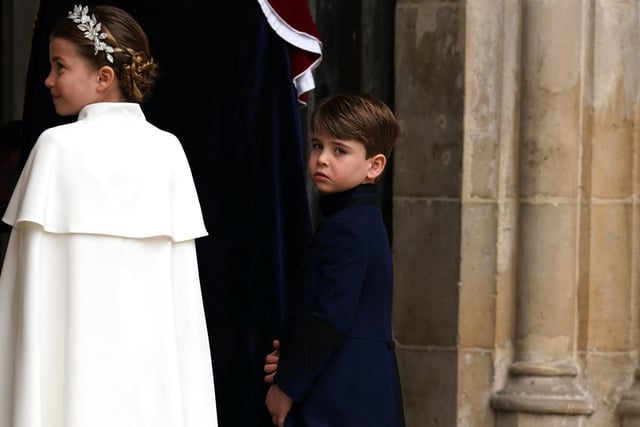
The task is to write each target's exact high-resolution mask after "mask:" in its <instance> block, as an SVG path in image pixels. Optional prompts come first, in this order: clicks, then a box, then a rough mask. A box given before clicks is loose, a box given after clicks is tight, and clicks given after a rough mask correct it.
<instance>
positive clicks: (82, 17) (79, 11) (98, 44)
mask: <svg viewBox="0 0 640 427" xmlns="http://www.w3.org/2000/svg"><path fill="white" fill-rule="evenodd" d="M88 12H89V7H88V6H84V7H83V6H82V5H75V6H73V12H69V16H68V18H69V19H71V20H73V22H75V23H76V24H78V25H77V26H78V28H79V29H80V31H82V32H83V33H84V36H85V37H86V38H88V39H89V40H93V54H94V55H97V54H98V52H99V51H103V52H104V53H105V55H107V61H109V62H111V63H112V64H113V56H112V55H111V54H112V53H113V52H114V49H113V47H111V46H109V45H108V44H106V43H105V42H103V40H104V39H106V38H107V37H108V35H107V33H101V32H100V27H101V26H102V24H101V23H100V22H97V21H96V17H95V16H94V15H93V14H91V17H89V15H88Z"/></svg>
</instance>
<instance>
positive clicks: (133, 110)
mask: <svg viewBox="0 0 640 427" xmlns="http://www.w3.org/2000/svg"><path fill="white" fill-rule="evenodd" d="M114 116H117V117H120V118H123V117H130V118H139V119H144V118H145V116H144V113H143V112H142V108H141V107H140V104H136V103H135V102H97V103H95V104H89V105H85V106H84V107H82V110H80V113H78V120H98V119H99V120H103V119H107V120H109V118H111V117H114Z"/></svg>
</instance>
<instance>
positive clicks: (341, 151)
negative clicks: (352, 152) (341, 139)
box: [335, 147, 347, 154]
mask: <svg viewBox="0 0 640 427" xmlns="http://www.w3.org/2000/svg"><path fill="white" fill-rule="evenodd" d="M335 152H336V154H347V151H346V150H345V149H344V148H339V147H338V148H336V149H335Z"/></svg>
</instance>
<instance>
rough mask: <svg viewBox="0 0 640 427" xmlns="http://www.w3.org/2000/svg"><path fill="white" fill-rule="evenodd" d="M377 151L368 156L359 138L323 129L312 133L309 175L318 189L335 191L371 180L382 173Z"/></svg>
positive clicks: (326, 191) (344, 189)
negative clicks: (321, 131)
mask: <svg viewBox="0 0 640 427" xmlns="http://www.w3.org/2000/svg"><path fill="white" fill-rule="evenodd" d="M378 156H382V157H383V158H384V156H383V155H382V154H378V155H377V156H374V157H372V158H370V159H367V152H366V150H365V148H364V145H363V144H362V143H361V142H358V141H354V140H342V139H337V138H335V137H333V136H331V135H327V134H325V133H317V132H316V133H314V134H313V135H312V138H311V151H310V153H309V161H308V164H307V167H308V171H309V176H310V177H311V179H312V180H313V183H314V185H315V186H316V189H317V190H318V191H319V192H321V193H337V192H340V191H346V190H349V189H351V188H354V187H356V186H358V185H360V184H365V183H373V182H374V181H375V179H376V178H377V177H378V176H379V175H380V173H382V169H383V168H384V162H382V167H380V164H379V161H377V160H376V159H379V157H378Z"/></svg>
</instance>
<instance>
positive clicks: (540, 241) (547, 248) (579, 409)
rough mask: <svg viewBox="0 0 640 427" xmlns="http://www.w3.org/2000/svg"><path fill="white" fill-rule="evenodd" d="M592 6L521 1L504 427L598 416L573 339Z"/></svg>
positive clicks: (569, 0) (500, 403)
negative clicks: (510, 357)
mask: <svg viewBox="0 0 640 427" xmlns="http://www.w3.org/2000/svg"><path fill="white" fill-rule="evenodd" d="M508 3H514V2H508ZM587 3H588V2H584V1H581V0H555V1H550V0H523V1H522V2H521V7H522V9H521V13H522V24H521V28H522V31H521V40H522V42H521V64H522V74H521V80H520V117H519V130H520V132H519V136H518V140H519V148H518V151H519V153H518V159H519V161H518V177H517V184H518V185H517V192H518V215H519V220H518V225H517V226H518V232H517V238H516V296H515V353H514V363H512V365H511V366H510V368H509V378H508V379H507V381H506V384H505V386H504V387H503V388H502V389H501V390H499V391H498V392H497V393H495V394H494V395H493V396H492V399H491V402H492V406H493V408H494V409H495V410H497V411H500V412H499V414H498V425H500V426H501V427H502V426H529V425H540V422H541V421H542V419H541V418H544V425H545V426H552V425H563V426H569V425H579V423H580V422H581V421H580V416H584V415H589V414H591V413H592V412H593V403H592V399H591V397H590V395H589V393H588V392H587V391H586V390H585V388H584V387H583V386H582V384H581V376H580V369H579V365H578V361H577V340H576V337H577V332H578V324H577V319H578V316H577V305H578V304H577V298H578V282H579V279H580V268H581V264H580V261H581V259H580V255H581V253H580V247H581V240H580V239H581V234H580V224H581V222H580V221H581V215H582V208H581V206H582V203H583V196H584V195H583V193H582V187H581V183H582V182H583V166H584V165H583V161H584V159H585V157H584V149H583V119H584V111H583V108H582V105H583V102H584V97H585V93H584V87H583V84H584V81H585V79H586V78H588V76H587V75H585V73H584V69H585V67H584V61H585V56H584V52H585V47H584V44H585V43H586V40H588V39H589V35H588V34H585V27H584V22H585V20H586V19H587V17H588V16H589V13H590V7H589V5H588V4H587ZM568 35H570V36H568ZM567 416H575V417H567Z"/></svg>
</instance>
